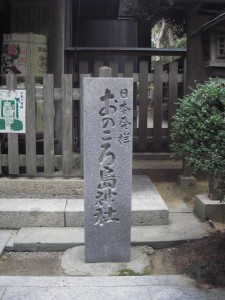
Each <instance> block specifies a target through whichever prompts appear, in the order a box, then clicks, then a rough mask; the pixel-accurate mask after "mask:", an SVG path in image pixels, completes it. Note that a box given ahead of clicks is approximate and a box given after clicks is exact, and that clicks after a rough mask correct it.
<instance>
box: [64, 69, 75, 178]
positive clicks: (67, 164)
mask: <svg viewBox="0 0 225 300" xmlns="http://www.w3.org/2000/svg"><path fill="white" fill-rule="evenodd" d="M72 92H73V86H72V74H71V75H63V78H62V170H63V175H70V174H71V173H72V147H73V145H72V100H73V99H72V97H73V95H72Z"/></svg>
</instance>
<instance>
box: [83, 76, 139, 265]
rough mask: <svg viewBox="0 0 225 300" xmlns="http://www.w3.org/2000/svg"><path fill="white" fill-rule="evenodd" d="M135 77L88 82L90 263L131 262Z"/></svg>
mask: <svg viewBox="0 0 225 300" xmlns="http://www.w3.org/2000/svg"><path fill="white" fill-rule="evenodd" d="M132 131H133V79H132V78H110V77H107V78H106V77H98V78H91V77H84V78H83V139H84V140H83V151H84V162H83V164H84V201H85V207H84V208H85V262H87V263H95V262H96V263H97V262H127V261H130V240H131V197H132V145H133V143H132V136H133V134H132Z"/></svg>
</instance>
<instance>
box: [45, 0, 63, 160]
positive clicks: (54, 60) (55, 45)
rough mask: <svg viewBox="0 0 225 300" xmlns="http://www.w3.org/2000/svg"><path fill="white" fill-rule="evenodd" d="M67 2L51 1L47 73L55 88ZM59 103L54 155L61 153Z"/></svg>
mask: <svg viewBox="0 0 225 300" xmlns="http://www.w3.org/2000/svg"><path fill="white" fill-rule="evenodd" d="M66 1H67V0H52V2H51V33H50V36H51V39H50V55H49V73H53V74H54V84H55V87H56V88H60V87H61V86H62V74H64V64H65V60H64V47H65V3H66ZM61 104H62V103H61V101H58V102H56V103H55V125H54V134H55V138H56V139H57V141H58V142H57V144H56V149H55V151H56V154H60V153H61V152H62V130H61V124H62V105H61Z"/></svg>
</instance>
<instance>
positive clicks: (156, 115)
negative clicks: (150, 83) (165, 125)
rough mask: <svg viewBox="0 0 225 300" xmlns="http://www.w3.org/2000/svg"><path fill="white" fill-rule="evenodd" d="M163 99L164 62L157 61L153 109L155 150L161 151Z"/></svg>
mask: <svg viewBox="0 0 225 300" xmlns="http://www.w3.org/2000/svg"><path fill="white" fill-rule="evenodd" d="M162 100H163V63H162V62H160V61H158V62H156V63H155V73H154V110H153V150H154V151H160V150H161V145H162Z"/></svg>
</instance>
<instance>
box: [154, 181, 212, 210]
mask: <svg viewBox="0 0 225 300" xmlns="http://www.w3.org/2000/svg"><path fill="white" fill-rule="evenodd" d="M154 184H155V185H156V187H157V190H158V192H159V193H160V195H161V196H162V198H163V200H164V201H165V202H166V204H167V206H168V208H170V207H171V206H174V205H175V204H176V203H177V202H182V201H183V202H185V203H186V205H187V206H188V207H189V208H190V209H191V210H192V209H193V204H194V199H195V195H201V194H206V193H207V190H208V181H207V180H197V182H196V185H193V186H190V187H188V188H181V187H180V185H179V184H178V183H177V182H176V181H164V180H157V181H154Z"/></svg>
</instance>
